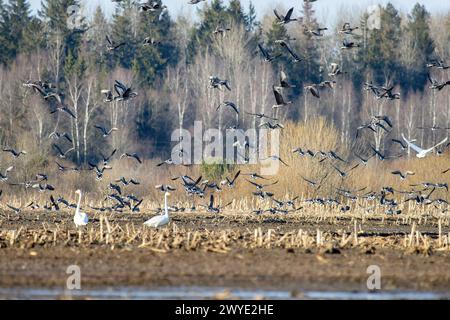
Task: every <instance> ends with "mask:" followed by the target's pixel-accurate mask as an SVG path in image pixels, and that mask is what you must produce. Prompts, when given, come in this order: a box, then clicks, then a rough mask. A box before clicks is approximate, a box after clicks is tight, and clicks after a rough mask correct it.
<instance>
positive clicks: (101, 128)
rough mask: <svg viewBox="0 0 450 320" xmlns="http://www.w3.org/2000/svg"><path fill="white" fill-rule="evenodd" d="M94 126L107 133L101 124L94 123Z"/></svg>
mask: <svg viewBox="0 0 450 320" xmlns="http://www.w3.org/2000/svg"><path fill="white" fill-rule="evenodd" d="M94 127H96V128H97V129H99V130H100V131H101V132H103V134H106V133H107V132H106V129H105V128H103V127H102V126H99V125H94Z"/></svg>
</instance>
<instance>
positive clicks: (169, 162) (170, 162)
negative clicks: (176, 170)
mask: <svg viewBox="0 0 450 320" xmlns="http://www.w3.org/2000/svg"><path fill="white" fill-rule="evenodd" d="M164 164H167V165H168V166H171V165H173V164H174V162H173V160H172V158H170V159H167V160H164V161H163V162H160V163H158V164H157V165H156V166H157V167H161V166H162V165H164Z"/></svg>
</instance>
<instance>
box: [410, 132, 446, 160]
mask: <svg viewBox="0 0 450 320" xmlns="http://www.w3.org/2000/svg"><path fill="white" fill-rule="evenodd" d="M402 138H403V140H405V142H406V144H407V145H408V146H409V147H410V148H411V149H413V150H414V151H415V152H416V153H417V154H416V156H417V158H425V157H426V156H427V154H428V153H430V152H432V151H433V150H434V149H435V148H436V147H439V146H440V145H441V144H444V143H445V142H446V141H447V140H448V137H447V138H445V139H444V140H442V141H441V142H439V143H438V144H437V145H435V146H433V147H431V148H429V149H422V148H420V147H418V146H416V145H415V144H414V143H412V142H411V141H408V140H407V139H406V138H405V135H404V134H403V133H402Z"/></svg>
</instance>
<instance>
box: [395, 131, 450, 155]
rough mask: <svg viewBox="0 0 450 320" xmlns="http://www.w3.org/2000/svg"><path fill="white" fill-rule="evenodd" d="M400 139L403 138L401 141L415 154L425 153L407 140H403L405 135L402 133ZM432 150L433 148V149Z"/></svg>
mask: <svg viewBox="0 0 450 320" xmlns="http://www.w3.org/2000/svg"><path fill="white" fill-rule="evenodd" d="M402 138H403V140H405V142H406V144H407V145H408V146H409V147H410V148H411V149H413V150H414V151H416V152H417V153H421V152H423V151H425V150H424V149H422V148H420V147H418V146H416V145H415V144H414V143H412V142H410V141H408V140H407V139H406V138H405V135H404V134H403V133H402ZM446 141H447V140H446ZM444 142H445V141H444ZM433 148H434V147H433ZM433 148H432V149H431V150H433Z"/></svg>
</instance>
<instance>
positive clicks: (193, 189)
mask: <svg viewBox="0 0 450 320" xmlns="http://www.w3.org/2000/svg"><path fill="white" fill-rule="evenodd" d="M112 1H113V2H121V1H120V0H112ZM202 1H205V0H190V1H189V4H197V3H200V2H202ZM304 1H305V2H316V1H317V0H304ZM136 5H137V6H138V8H139V10H140V11H142V12H143V14H145V13H146V12H151V13H156V14H158V15H159V14H161V12H162V11H163V10H166V9H167V7H166V6H165V5H162V4H161V3H160V2H158V1H148V2H145V3H137V4H136ZM293 12H294V8H291V9H289V10H288V11H287V13H286V14H285V15H283V14H281V13H279V12H278V11H277V10H274V15H275V19H276V21H277V23H278V24H280V25H286V24H289V23H293V22H297V23H298V24H300V25H301V27H303V31H304V33H305V34H308V35H309V36H310V37H311V41H314V38H319V37H322V36H323V35H324V32H325V31H327V30H328V28H326V27H318V28H316V29H314V30H311V29H309V28H308V27H307V26H306V25H303V23H302V22H301V19H297V18H294V17H293ZM358 29H359V27H357V26H352V25H351V24H350V23H348V22H346V23H345V24H344V25H343V26H342V28H340V29H339V30H338V31H337V32H338V34H339V35H341V36H342V37H343V39H342V46H341V47H340V49H341V50H358V48H360V47H361V45H360V44H359V43H356V42H355V41H353V40H351V38H352V36H353V35H354V32H355V31H356V30H358ZM229 31H231V28H229V27H225V26H223V25H218V26H216V28H215V30H214V32H213V33H214V35H216V36H222V37H225V36H226V34H227V32H229ZM105 40H106V41H105V49H106V50H107V51H115V50H117V49H118V48H120V47H123V46H126V45H127V43H116V42H115V41H114V39H111V37H110V36H109V35H106V36H105ZM291 41H295V39H290V38H289V39H277V40H275V41H274V43H270V44H264V43H259V44H258V48H259V51H260V53H261V57H262V59H264V61H266V62H267V63H272V62H273V61H275V60H276V59H278V58H279V57H280V56H281V55H282V54H279V55H274V54H273V53H272V48H273V46H277V45H279V46H281V47H282V48H283V49H284V52H285V54H286V55H287V56H289V57H290V58H291V59H292V60H293V61H294V62H295V63H302V61H303V58H302V57H301V56H300V55H299V54H298V53H296V52H295V51H294V50H293V49H292V47H291V45H290V44H289V43H290V42H291ZM142 45H143V46H148V45H151V46H157V45H159V42H157V41H155V40H154V39H153V38H152V37H151V36H148V37H146V38H145V39H144V40H143V41H142ZM427 67H428V68H430V69H432V68H435V69H438V70H447V69H449V68H450V66H448V65H447V64H446V63H445V62H444V61H442V60H439V59H437V60H436V61H430V62H429V63H428V64H427ZM328 69H329V73H328V76H329V79H328V80H325V81H322V82H320V83H312V84H307V85H305V86H304V92H305V94H308V93H309V94H311V95H312V96H313V97H315V98H317V99H320V95H321V91H322V90H333V89H334V87H335V84H336V83H337V81H338V80H339V77H341V76H343V75H345V74H346V73H347V71H345V70H342V69H341V66H339V64H337V63H331V64H330V65H329V66H328ZM286 73H288V70H280V79H279V83H277V84H274V85H273V86H272V88H273V95H274V101H275V102H274V104H273V106H272V111H273V113H274V115H266V114H263V113H247V114H249V115H251V116H253V117H255V118H256V119H259V120H260V121H261V123H260V124H259V127H264V128H268V129H272V130H275V129H281V130H282V129H283V128H284V126H283V124H281V123H280V122H279V121H278V119H277V118H276V116H275V112H276V110H277V109H278V108H286V107H288V106H289V105H291V104H292V101H287V100H286V98H285V92H284V91H285V90H289V89H292V88H294V87H295V86H294V85H291V84H289V81H288V76H287V74H286ZM429 81H430V84H431V85H430V89H432V90H436V91H441V90H442V89H444V88H445V86H447V85H450V81H445V82H442V83H441V82H439V81H437V80H436V79H434V78H432V77H431V76H429ZM23 85H24V86H25V87H26V88H29V89H31V90H33V92H34V93H36V94H38V95H40V96H41V97H42V98H43V99H44V100H46V101H49V102H50V101H52V102H53V103H50V104H49V106H50V108H51V109H52V110H51V111H50V113H56V112H58V113H61V114H65V115H66V116H68V117H71V118H73V119H76V115H75V113H74V112H73V111H72V110H71V109H70V108H69V107H68V106H67V105H65V104H64V102H63V97H62V94H61V93H60V92H58V91H57V88H56V87H55V86H54V85H53V84H52V83H50V82H47V81H41V80H37V81H32V80H28V81H27V82H25V83H24V84H23ZM209 87H210V89H211V90H215V89H217V90H228V91H232V85H231V82H230V81H229V80H228V79H221V78H220V77H219V76H217V75H211V76H210V78H209ZM394 89H395V85H375V84H373V83H371V82H366V83H365V84H364V90H367V91H369V92H371V93H372V94H373V95H374V97H375V98H376V99H387V100H397V99H400V97H401V96H400V93H398V92H394ZM101 93H102V94H103V95H104V100H103V101H104V102H105V103H110V102H114V101H128V100H131V99H133V98H135V97H137V96H138V93H137V92H134V91H133V89H132V87H130V86H127V85H125V84H123V83H122V82H121V81H119V80H115V82H114V88H113V90H111V89H104V90H102V91H101ZM220 109H223V110H224V111H222V112H227V111H226V110H229V111H230V112H234V113H235V114H236V116H237V117H239V116H240V111H239V106H238V105H237V104H236V103H234V102H232V101H223V102H221V103H220V104H219V105H218V107H217V111H219V110H220ZM94 127H95V128H96V129H98V132H99V134H101V135H102V137H103V138H104V139H106V138H108V137H109V136H110V135H111V134H113V133H114V132H116V131H118V129H117V128H106V127H105V126H103V125H100V124H95V125H94ZM393 127H394V124H393V123H392V121H391V120H390V119H389V117H387V116H386V115H372V117H371V118H370V120H369V121H368V122H367V123H365V124H362V125H361V126H359V127H358V128H357V130H356V138H358V137H359V136H360V134H361V131H363V130H370V131H373V132H378V131H379V130H382V131H385V132H390V130H391V129H392V128H393ZM235 129H237V126H235ZM419 129H424V130H425V129H429V130H433V131H434V130H448V129H450V128H443V127H439V126H432V127H420V128H419ZM49 138H51V139H54V140H55V141H56V142H57V143H53V144H52V148H53V149H54V150H55V151H56V154H57V156H58V157H59V158H61V159H65V158H67V157H68V155H69V154H70V153H71V152H73V151H74V150H75V149H74V148H73V147H67V148H65V147H64V146H63V144H64V142H65V143H66V144H67V143H69V144H70V145H73V140H72V137H71V136H70V134H68V133H67V132H58V131H57V130H55V131H54V132H52V133H51V134H50V135H49ZM414 142H415V140H408V139H407V138H406V137H405V136H404V135H403V134H402V138H401V139H392V143H395V144H397V145H398V146H399V147H400V148H401V150H402V151H405V150H407V149H411V150H413V151H415V152H416V155H417V157H419V158H424V157H426V156H427V155H428V154H430V153H431V152H433V151H434V150H436V149H437V153H438V154H441V153H443V152H444V150H445V148H447V147H448V146H449V145H450V143H447V144H445V143H446V142H447V138H446V139H444V140H442V141H441V142H439V143H438V144H437V145H435V146H433V147H431V148H427V149H423V148H422V147H419V146H417V145H416V144H414ZM444 144H445V145H444ZM442 145H444V147H441V148H438V147H440V146H442ZM237 146H239V147H243V148H244V150H245V155H243V157H244V160H245V162H246V163H248V160H249V155H250V152H255V150H254V149H255V148H254V147H253V146H250V145H249V143H248V142H246V143H245V145H244V146H241V145H240V144H239V143H235V144H234V147H237ZM252 149H253V150H252ZM370 149H371V151H372V154H369V155H367V156H364V155H360V154H356V153H353V155H354V156H355V157H356V163H351V161H349V160H345V159H344V158H343V157H342V156H340V155H339V154H338V152H337V151H336V150H327V151H323V150H317V151H314V150H309V149H305V148H302V147H298V148H295V149H293V150H292V152H293V153H294V154H296V155H298V156H299V157H310V158H314V159H317V161H318V163H321V164H322V165H323V166H324V170H323V171H324V172H327V173H326V174H325V176H324V177H322V178H321V179H320V180H318V181H314V180H313V179H311V178H308V177H302V179H303V180H304V182H305V183H307V184H308V185H309V186H310V187H311V188H314V189H315V190H319V189H320V188H321V186H322V182H323V181H324V180H325V178H326V177H327V176H328V175H329V174H334V173H335V174H338V175H339V176H340V177H341V178H342V179H345V178H346V177H347V176H348V174H349V173H350V172H351V171H353V170H355V169H356V168H358V167H359V166H366V165H367V164H368V162H369V160H370V159H371V158H373V157H378V159H379V160H380V161H384V160H386V159H391V158H398V157H401V156H403V153H400V154H397V155H386V154H383V153H382V152H381V151H380V150H378V149H377V148H375V147H374V146H372V145H371V146H370ZM2 151H3V152H5V153H9V154H10V155H11V156H12V158H13V159H17V158H19V157H21V156H23V157H25V156H27V152H26V151H24V150H15V149H14V148H11V147H6V146H5V147H3V148H2ZM116 152H117V150H116V149H114V150H112V151H111V153H110V154H109V155H107V156H104V155H101V157H102V159H103V160H102V161H101V162H100V163H97V164H95V163H90V162H89V163H88V164H89V167H88V168H83V167H69V166H65V165H63V164H61V163H60V162H58V161H55V164H56V165H57V167H58V170H59V171H60V172H61V173H64V172H71V171H75V172H78V171H80V170H91V171H93V172H94V174H95V178H96V179H97V180H102V179H103V174H104V172H105V170H111V169H112V166H111V165H110V161H111V160H112V159H113V157H114V156H115V155H116ZM179 152H181V153H183V150H180V151H179ZM119 158H120V159H123V158H128V159H132V160H131V161H135V162H136V163H137V164H138V165H140V164H142V159H141V157H140V156H139V155H138V154H137V153H135V152H125V153H122V154H121V155H120V157H119ZM266 159H269V160H272V161H279V162H280V163H282V164H283V165H284V166H289V164H288V163H286V162H285V161H284V160H283V159H281V158H280V157H279V156H277V155H270V156H268V157H267V158H266ZM327 163H328V164H329V166H328V169H331V170H332V171H329V170H326V169H327V167H325V166H326V165H327ZM173 165H176V162H175V161H174V160H173V159H172V158H169V159H167V160H165V161H163V162H161V163H159V164H158V165H157V166H158V167H163V166H173ZM344 167H345V169H344ZM13 170H14V165H10V166H9V167H8V168H6V169H5V170H4V171H2V172H0V182H7V183H8V184H9V185H12V186H20V187H23V188H32V189H36V190H39V192H50V193H51V192H52V191H55V187H54V186H53V185H51V184H50V183H48V175H47V174H45V173H40V174H37V175H36V177H35V179H34V180H31V181H25V182H11V181H9V178H8V175H9V173H10V172H11V171H13ZM449 170H450V169H446V170H444V171H442V173H443V174H445V173H447V172H448V171H449ZM333 171H334V173H333ZM391 173H392V175H396V176H398V177H399V178H400V179H401V180H406V179H408V177H409V176H412V175H415V173H414V172H412V171H409V170H406V171H401V170H394V171H392V172H391ZM242 177H248V178H246V179H244V181H242V183H248V184H250V185H252V186H253V187H255V191H254V192H253V193H252V194H253V196H255V197H258V198H259V199H261V200H262V202H261V205H264V206H265V207H269V208H268V209H260V208H258V209H255V210H253V212H254V213H255V214H264V213H272V214H288V213H290V212H295V211H299V210H302V209H303V206H302V205H301V204H302V203H303V204H308V203H313V204H318V205H323V206H326V205H332V206H337V207H338V208H339V209H340V210H341V211H342V212H346V211H349V210H350V209H351V207H350V205H349V204H350V203H351V202H355V201H356V200H358V199H365V200H366V201H372V202H373V203H374V206H373V207H375V206H376V205H377V204H378V205H379V206H381V207H383V208H384V210H385V213H386V214H399V213H401V210H400V209H399V208H398V206H399V203H398V202H397V201H396V200H395V199H393V198H392V196H393V195H394V194H395V193H400V194H405V195H406V199H404V202H409V201H413V202H415V203H417V204H424V205H430V204H433V205H435V206H436V207H437V206H441V205H445V206H447V205H448V202H447V201H446V200H445V199H441V198H432V194H433V193H434V191H435V190H436V189H445V190H447V191H448V185H447V183H431V182H423V183H421V184H417V185H410V186H411V187H421V189H420V190H416V189H412V190H406V191H401V190H394V188H393V187H384V188H382V190H380V191H379V192H377V191H368V190H366V189H367V188H361V189H358V190H345V189H341V188H338V189H337V194H338V197H336V198H328V199H327V198H313V199H300V198H299V197H298V196H297V197H294V198H292V199H287V200H280V199H277V198H276V197H275V195H274V193H272V192H270V191H268V190H267V188H269V187H270V186H273V185H275V184H277V182H278V181H270V179H269V178H267V177H263V176H261V175H259V174H257V173H254V172H253V173H252V172H248V173H242V172H241V171H240V170H239V171H237V173H236V174H234V176H232V177H226V178H225V179H224V180H222V181H209V180H204V179H203V178H202V176H200V177H198V178H192V177H190V176H188V175H181V176H179V177H174V178H172V179H171V180H172V181H173V182H174V181H180V185H181V187H182V188H183V189H184V191H185V192H186V194H187V195H189V196H191V197H192V198H193V203H194V204H193V205H192V207H190V208H182V207H176V206H169V205H168V196H169V194H170V192H172V191H176V190H177V188H176V187H174V186H171V185H170V184H162V185H158V186H156V189H157V190H159V191H161V192H162V193H164V194H165V203H164V209H161V208H160V209H158V210H156V213H157V215H156V216H154V217H153V218H151V219H150V220H148V221H146V222H145V223H144V224H145V225H146V226H150V227H161V226H164V225H167V224H168V223H169V221H170V218H169V211H173V212H184V211H189V212H194V211H196V210H198V209H197V207H196V205H195V203H196V202H195V198H201V199H203V198H208V194H209V201H208V202H207V203H205V201H204V200H202V204H200V205H198V206H199V207H201V208H204V209H205V210H206V211H208V212H210V213H214V214H218V213H220V212H221V211H222V210H223V209H224V208H225V207H227V206H229V205H230V204H231V203H232V202H230V203H228V204H226V205H219V204H217V203H216V201H215V197H214V195H215V194H216V193H219V192H221V191H222V190H224V189H231V188H234V187H235V186H236V184H237V183H238V181H239V180H238V179H240V180H242V179H243V178H242ZM293 183H300V181H295V182H294V181H293ZM139 184H140V182H139V181H138V180H136V179H133V178H131V179H130V178H125V177H120V178H119V179H116V180H113V181H111V182H110V183H109V185H108V188H109V192H108V196H107V197H106V199H105V200H109V204H110V205H109V206H101V207H92V206H91V207H90V209H91V210H94V211H98V212H124V211H126V210H129V211H130V212H132V213H134V212H139V211H140V209H139V206H140V205H141V204H142V202H143V199H138V198H137V197H135V196H134V195H133V194H126V192H125V190H124V189H125V188H126V187H127V186H129V185H139ZM365 191H366V192H365ZM1 194H2V191H1V190H0V196H1ZM76 194H77V195H78V202H77V204H73V203H70V202H69V201H68V200H66V199H64V198H63V197H58V198H56V199H55V198H54V197H53V195H50V197H49V201H47V203H45V204H44V205H40V204H38V203H35V202H31V203H29V204H28V205H26V206H23V207H22V208H17V207H14V206H12V205H11V204H6V206H7V207H8V208H9V209H10V210H12V211H13V212H15V213H16V214H20V213H21V211H22V210H37V209H45V210H53V211H59V210H60V209H61V208H62V207H63V206H65V207H66V208H74V209H75V215H74V223H75V225H76V226H77V227H79V226H83V225H86V224H87V223H88V221H89V218H88V216H87V214H86V213H83V212H81V208H80V206H81V198H82V192H81V191H80V190H77V191H76ZM268 204H270V206H268ZM163 211H164V212H163ZM442 212H447V209H445V208H444V209H443V210H442Z"/></svg>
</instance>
